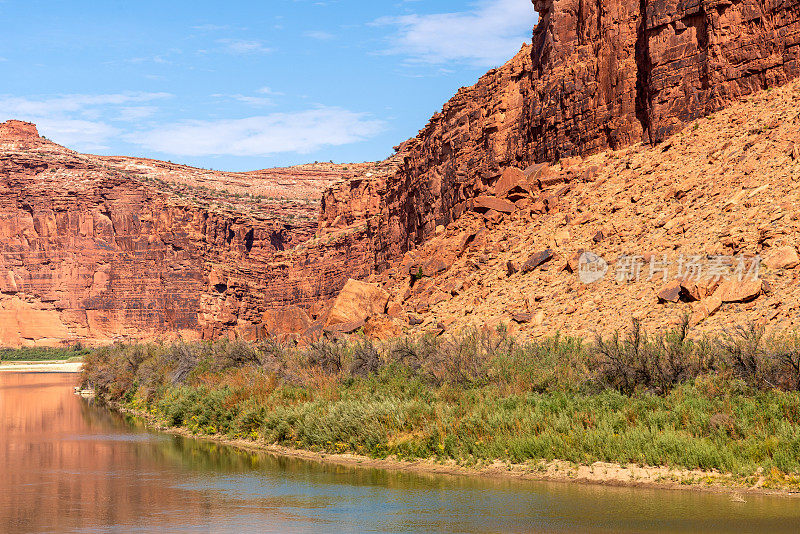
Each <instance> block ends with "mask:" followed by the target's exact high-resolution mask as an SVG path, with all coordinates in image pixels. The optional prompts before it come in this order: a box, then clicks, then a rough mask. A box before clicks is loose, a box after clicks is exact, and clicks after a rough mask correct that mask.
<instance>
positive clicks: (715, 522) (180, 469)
mask: <svg viewBox="0 0 800 534" xmlns="http://www.w3.org/2000/svg"><path fill="white" fill-rule="evenodd" d="M76 381H77V378H76V375H58V374H25V373H0V532H2V533H9V534H11V533H17V532H86V533H97V532H237V533H239V532H404V531H417V532H796V531H798V530H800V499H797V500H796V499H790V498H782V497H758V496H750V495H746V496H745V499H746V500H747V502H746V503H737V502H733V501H732V500H731V497H730V496H729V495H723V494H709V493H695V492H682V491H655V490H654V491H651V490H641V489H619V488H603V487H594V486H580V485H571V484H547V483H538V482H522V481H498V480H480V479H471V478H464V477H446V476H430V475H417V474H409V473H396V472H386V471H381V470H372V469H356V468H348V467H338V466H330V465H324V464H319V463H315V462H308V461H301V460H294V459H286V458H277V457H274V456H271V455H268V454H254V453H250V452H242V451H238V450H234V449H231V448H229V447H225V446H220V445H215V444H209V443H203V442H200V441H197V440H192V439H185V438H181V437H175V436H168V435H162V434H157V433H152V432H148V431H147V430H146V429H144V428H142V426H141V425H139V424H138V423H136V422H135V421H133V420H130V419H126V418H124V417H121V416H117V415H114V414H111V413H109V412H108V411H106V410H103V409H100V408H97V407H93V406H91V405H89V404H88V403H87V402H86V401H83V400H81V399H80V398H79V397H76V396H75V395H74V394H72V391H71V389H72V386H73V385H75V383H76Z"/></svg>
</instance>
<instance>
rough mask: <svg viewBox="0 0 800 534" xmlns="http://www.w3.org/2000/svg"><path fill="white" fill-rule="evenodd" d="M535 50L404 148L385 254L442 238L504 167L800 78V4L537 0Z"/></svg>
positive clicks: (559, 154) (382, 259)
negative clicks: (439, 230)
mask: <svg viewBox="0 0 800 534" xmlns="http://www.w3.org/2000/svg"><path fill="white" fill-rule="evenodd" d="M533 3H534V7H535V9H536V10H537V11H538V12H539V23H538V25H537V26H536V28H535V30H534V32H533V41H532V45H530V46H523V48H522V49H521V50H520V52H519V53H518V54H517V55H516V56H515V57H514V58H513V59H512V60H511V61H510V62H508V63H507V64H506V65H504V66H503V67H501V68H499V69H495V70H492V71H490V72H489V73H487V74H486V75H485V76H484V77H482V78H481V79H480V80H479V81H478V83H477V84H476V85H474V86H472V87H469V88H463V89H461V90H460V91H459V92H458V94H456V96H455V97H454V98H453V99H451V100H450V101H449V102H448V103H447V104H445V106H444V108H443V109H442V111H441V112H440V113H437V114H436V115H435V116H434V117H433V118H432V119H431V121H430V122H429V123H428V125H427V126H426V127H425V128H424V129H423V130H422V131H421V132H420V133H419V135H418V136H417V137H416V138H414V139H411V140H410V141H408V142H406V143H405V144H404V145H403V146H402V149H403V151H404V152H405V161H404V164H403V167H402V169H401V170H400V172H398V174H397V175H396V176H395V177H394V178H392V179H390V180H389V182H388V183H387V185H386V193H385V208H384V213H383V216H384V224H383V225H382V228H383V229H382V231H381V233H380V235H378V236H377V237H376V259H377V262H378V263H379V264H380V265H382V266H384V267H385V266H386V265H387V264H388V262H389V261H390V260H391V259H392V258H396V257H398V256H399V255H400V254H401V253H403V252H405V251H406V250H408V249H410V248H413V247H414V246H416V245H418V244H420V243H421V242H423V241H424V240H425V239H426V238H428V237H430V236H431V235H432V233H433V232H434V230H435V228H436V227H437V226H438V225H446V224H448V223H449V222H451V221H452V220H453V219H455V218H457V217H458V216H459V214H460V213H462V212H463V210H464V207H465V202H466V201H468V200H469V199H470V198H473V197H474V196H476V195H478V194H481V193H483V192H486V191H488V189H489V187H490V186H492V185H493V183H494V182H495V181H496V180H497V179H498V178H499V176H500V174H501V171H502V169H503V168H505V167H507V166H516V167H520V168H523V169H524V168H526V167H528V166H529V165H531V164H533V163H537V162H545V161H551V162H552V161H556V160H558V159H561V158H565V157H570V156H583V155H587V154H590V153H594V152H597V151H600V150H604V149H607V148H612V149H616V148H620V147H624V146H626V145H630V144H633V143H637V142H640V141H645V142H653V143H657V142H660V141H662V140H663V139H665V138H666V137H667V136H669V135H671V134H672V133H674V132H676V131H677V130H678V129H680V128H681V127H682V125H684V124H686V123H687V122H690V121H692V120H695V119H697V118H698V117H701V116H705V115H708V114H709V113H712V112H714V111H715V110H718V109H721V108H723V107H725V106H726V105H727V104H729V103H731V102H732V101H735V100H736V99H738V98H740V97H742V96H743V95H747V94H750V93H752V92H754V91H757V90H760V89H766V88H769V87H773V86H777V85H780V84H783V83H785V82H786V81H788V80H789V79H791V78H794V77H796V76H797V75H798V71H799V70H800V64H798V54H799V53H800V47H799V46H798V44H800V2H798V1H796V0H793V1H790V0H636V1H631V0H616V1H600V0H595V1H590V0H534V2H533Z"/></svg>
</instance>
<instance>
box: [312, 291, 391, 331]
mask: <svg viewBox="0 0 800 534" xmlns="http://www.w3.org/2000/svg"><path fill="white" fill-rule="evenodd" d="M388 302H389V293H387V292H386V291H384V290H383V289H382V288H381V287H380V286H378V285H376V284H368V283H366V282H359V281H358V280H353V279H350V280H348V281H347V283H346V284H345V285H344V288H343V289H342V291H341V292H340V293H339V296H338V297H336V300H335V301H334V302H333V307H332V308H331V310H330V312H329V313H328V318H327V320H326V321H325V328H326V329H328V328H330V327H332V326H333V325H336V324H345V323H353V324H355V323H358V322H363V321H366V320H367V319H368V318H369V317H371V316H373V315H379V314H382V313H384V312H385V311H386V305H387V304H388ZM356 329H357V328H356ZM354 330H355V329H354Z"/></svg>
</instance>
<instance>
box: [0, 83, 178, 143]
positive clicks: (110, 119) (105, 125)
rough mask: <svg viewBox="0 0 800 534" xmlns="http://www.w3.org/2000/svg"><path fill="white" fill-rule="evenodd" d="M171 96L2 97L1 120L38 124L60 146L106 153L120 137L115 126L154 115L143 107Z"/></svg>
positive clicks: (152, 109)
mask: <svg viewBox="0 0 800 534" xmlns="http://www.w3.org/2000/svg"><path fill="white" fill-rule="evenodd" d="M171 96H172V95H170V94H168V93H142V92H139V93H114V94H99V95H85V94H73V95H55V96H42V97H29V98H21V97H15V96H8V95H0V120H6V119H21V120H26V121H31V122H35V123H36V124H37V125H38V127H39V131H40V132H42V134H43V135H46V136H47V137H49V138H51V139H53V140H54V141H56V142H58V143H60V144H63V145H66V146H69V147H71V148H76V149H78V150H87V151H88V150H103V149H105V148H107V143H108V141H109V140H110V139H111V138H112V137H114V136H117V135H119V134H120V129H119V128H117V126H114V123H117V122H126V123H127V122H132V121H137V120H141V119H142V118H144V117H147V116H151V115H152V114H154V113H155V112H156V111H157V108H156V107H155V106H151V105H143V104H147V103H151V102H154V101H157V100H162V99H166V98H169V97H171Z"/></svg>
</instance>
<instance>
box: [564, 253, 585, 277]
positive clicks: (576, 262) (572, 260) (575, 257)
mask: <svg viewBox="0 0 800 534" xmlns="http://www.w3.org/2000/svg"><path fill="white" fill-rule="evenodd" d="M584 252H586V250H584V249H582V248H581V249H578V250H577V251H575V252H573V253H572V254H570V256H569V258H567V269H568V270H569V272H571V273H577V272H578V268H579V266H580V263H581V256H583V253H584Z"/></svg>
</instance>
